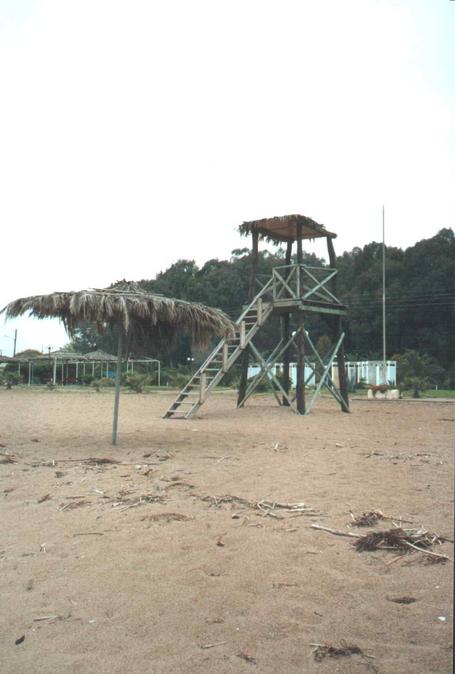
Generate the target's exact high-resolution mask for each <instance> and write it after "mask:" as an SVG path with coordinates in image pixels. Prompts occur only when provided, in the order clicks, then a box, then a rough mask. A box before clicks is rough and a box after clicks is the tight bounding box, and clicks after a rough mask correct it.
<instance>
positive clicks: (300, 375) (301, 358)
mask: <svg viewBox="0 0 455 674" xmlns="http://www.w3.org/2000/svg"><path fill="white" fill-rule="evenodd" d="M297 264H298V265H299V267H298V270H297V283H298V285H297V288H298V291H299V292H301V290H302V288H303V284H302V268H301V266H300V265H302V264H303V250H302V224H301V223H297ZM297 327H298V329H299V334H298V336H297V384H296V402H297V411H298V413H299V414H305V339H304V332H303V331H304V318H303V311H299V313H298V317H297Z"/></svg>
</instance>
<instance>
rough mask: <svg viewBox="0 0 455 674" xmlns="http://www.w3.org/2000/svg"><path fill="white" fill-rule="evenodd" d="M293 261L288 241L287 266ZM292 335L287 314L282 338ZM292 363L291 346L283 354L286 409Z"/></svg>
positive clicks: (285, 340) (283, 318)
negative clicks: (290, 365)
mask: <svg viewBox="0 0 455 674" xmlns="http://www.w3.org/2000/svg"><path fill="white" fill-rule="evenodd" d="M291 260H292V241H288V243H287V244H286V266H289V265H290V264H291ZM290 335H291V315H290V313H289V312H286V313H284V314H283V316H282V317H281V337H282V339H283V341H284V342H285V343H287V342H288V341H289V337H290ZM290 361H291V348H290V345H289V346H288V347H287V349H286V350H285V352H284V354H283V388H284V391H285V394H286V395H283V400H282V402H283V405H285V406H286V407H288V406H289V391H290V388H291V386H290V378H289V363H290Z"/></svg>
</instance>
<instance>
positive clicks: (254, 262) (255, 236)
mask: <svg viewBox="0 0 455 674" xmlns="http://www.w3.org/2000/svg"><path fill="white" fill-rule="evenodd" d="M258 258H259V232H258V231H256V230H253V231H252V250H251V275H250V287H249V288H248V303H250V302H251V301H252V299H253V298H254V296H255V295H256V292H255V290H256V274H257V268H258ZM240 339H241V337H240ZM241 344H242V342H240V345H241ZM249 358H250V350H249V348H248V347H246V349H244V352H243V355H242V365H241V368H242V370H241V374H240V384H239V393H238V397H237V407H238V406H239V405H240V403H241V402H242V401H243V399H244V398H245V393H246V387H247V382H248V363H249Z"/></svg>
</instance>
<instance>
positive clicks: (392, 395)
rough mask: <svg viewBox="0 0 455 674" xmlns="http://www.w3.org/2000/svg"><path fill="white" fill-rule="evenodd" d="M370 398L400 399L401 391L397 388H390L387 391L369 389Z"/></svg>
mask: <svg viewBox="0 0 455 674" xmlns="http://www.w3.org/2000/svg"><path fill="white" fill-rule="evenodd" d="M367 395H368V399H369V400H398V399H399V398H400V391H399V390H398V389H397V388H390V389H387V390H386V391H379V390H376V391H375V390H374V389H372V388H370V389H368V394H367Z"/></svg>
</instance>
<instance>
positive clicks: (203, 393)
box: [199, 372, 207, 405]
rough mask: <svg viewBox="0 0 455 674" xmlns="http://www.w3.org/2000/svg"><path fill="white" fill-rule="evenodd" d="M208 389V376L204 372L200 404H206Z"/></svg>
mask: <svg viewBox="0 0 455 674" xmlns="http://www.w3.org/2000/svg"><path fill="white" fill-rule="evenodd" d="M206 389H207V375H206V373H205V372H202V374H201V390H200V392H199V402H200V403H201V405H202V403H203V402H205V394H206Z"/></svg>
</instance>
